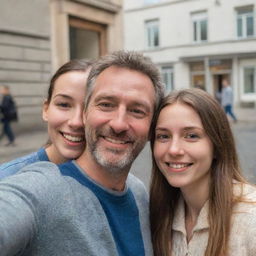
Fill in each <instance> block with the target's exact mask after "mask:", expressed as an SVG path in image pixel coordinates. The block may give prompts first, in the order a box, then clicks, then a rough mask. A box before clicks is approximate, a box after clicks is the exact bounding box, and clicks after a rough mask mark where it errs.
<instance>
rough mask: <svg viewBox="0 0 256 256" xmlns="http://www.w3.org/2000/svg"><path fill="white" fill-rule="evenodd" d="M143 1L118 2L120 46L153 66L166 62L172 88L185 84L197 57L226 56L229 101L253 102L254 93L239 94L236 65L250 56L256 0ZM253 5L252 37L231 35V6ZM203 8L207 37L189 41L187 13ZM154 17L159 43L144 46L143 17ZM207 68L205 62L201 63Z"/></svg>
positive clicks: (254, 45)
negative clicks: (232, 94)
mask: <svg viewBox="0 0 256 256" xmlns="http://www.w3.org/2000/svg"><path fill="white" fill-rule="evenodd" d="M144 3H145V0H144V1H134V0H124V7H125V12H124V13H125V15H124V31H125V33H124V35H125V38H124V46H125V48H126V49H128V50H138V51H142V52H144V53H145V54H146V55H147V56H149V57H151V58H152V60H153V61H154V62H155V63H157V64H158V65H159V66H162V65H164V64H165V63H171V64H172V66H173V68H174V84H175V88H181V87H183V85H184V86H186V87H189V86H191V77H190V68H189V62H190V61H195V60H201V61H203V62H204V63H205V65H206V64H208V65H209V63H207V61H210V60H212V59H220V60H221V59H230V60H231V61H232V65H231V70H230V71H227V72H226V74H228V75H229V76H230V80H231V82H232V86H233V89H234V92H235V102H236V104H238V103H239V102H240V101H251V100H253V101H256V93H255V94H254V95H250V96H248V95H247V96H245V95H244V93H243V91H242V90H243V88H242V86H241V83H242V82H243V79H242V75H241V72H242V65H244V63H246V61H248V58H250V60H249V61H253V62H254V61H255V59H256V1H255V0H169V1H168V0H165V1H164V0H162V1H159V3H158V4H152V5H146V4H144ZM247 5H252V6H254V14H255V17H254V30H255V31H254V37H252V38H247V39H242V40H241V39H238V38H237V24H236V8H239V7H242V6H247ZM201 11H205V12H206V13H207V17H208V40H207V42H205V43H194V42H193V27H192V20H191V14H192V13H197V12H201ZM152 19H159V24H160V25H159V29H160V46H159V47H157V48H155V49H147V47H146V41H145V40H146V39H145V21H147V20H152ZM205 68H206V69H207V65H206V66H205ZM205 71H206V75H207V76H206V81H207V82H208V84H207V86H206V88H207V90H209V92H210V93H212V94H213V93H214V90H213V73H211V72H212V71H211V70H210V67H209V68H208V72H207V70H205Z"/></svg>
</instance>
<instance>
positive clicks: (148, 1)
mask: <svg viewBox="0 0 256 256" xmlns="http://www.w3.org/2000/svg"><path fill="white" fill-rule="evenodd" d="M159 2H160V0H144V4H156V3H159Z"/></svg>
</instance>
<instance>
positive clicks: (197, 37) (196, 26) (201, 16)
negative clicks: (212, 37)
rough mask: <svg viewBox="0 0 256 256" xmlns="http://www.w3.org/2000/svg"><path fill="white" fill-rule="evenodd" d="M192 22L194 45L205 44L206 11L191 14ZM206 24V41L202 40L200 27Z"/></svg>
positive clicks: (207, 34)
mask: <svg viewBox="0 0 256 256" xmlns="http://www.w3.org/2000/svg"><path fill="white" fill-rule="evenodd" d="M191 21H192V40H193V42H194V43H205V42H208V39H209V33H208V30H209V29H208V13H207V11H201V12H194V13H191ZM202 22H205V23H206V39H202V25H203V23H202Z"/></svg>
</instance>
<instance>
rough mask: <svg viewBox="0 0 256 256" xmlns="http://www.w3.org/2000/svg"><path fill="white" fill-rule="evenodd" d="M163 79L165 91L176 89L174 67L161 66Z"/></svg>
mask: <svg viewBox="0 0 256 256" xmlns="http://www.w3.org/2000/svg"><path fill="white" fill-rule="evenodd" d="M161 75H162V80H163V83H164V85H165V91H166V92H167V93H168V92H170V91H172V90H173V89H174V85H173V68H172V67H169V66H168V67H162V68H161Z"/></svg>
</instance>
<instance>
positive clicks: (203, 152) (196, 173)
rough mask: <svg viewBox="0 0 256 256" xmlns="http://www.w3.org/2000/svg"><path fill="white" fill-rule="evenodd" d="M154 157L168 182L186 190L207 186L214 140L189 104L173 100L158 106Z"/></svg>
mask: <svg viewBox="0 0 256 256" xmlns="http://www.w3.org/2000/svg"><path fill="white" fill-rule="evenodd" d="M154 157H155V160H156V163H157V165H158V167H159V169H160V170H161V172H162V173H163V175H164V176H165V178H166V179H167V181H168V183H169V184H170V185H172V186H174V187H179V188H181V190H183V189H189V191H191V189H193V190H194V189H200V188H199V187H200V186H206V187H207V186H208V182H209V177H210V167H211V164H212V160H213V144H212V142H211V141H210V139H209V137H208V136H207V134H206V133H205V130H204V128H203V125H202V122H201V119H200V117H199V115H198V114H197V113H196V112H195V111H194V109H193V108H192V107H190V106H188V105H185V104H182V103H175V104H172V105H168V106H166V107H165V108H163V109H162V110H161V112H160V115H159V118H158V121H157V125H156V130H155V143H154Z"/></svg>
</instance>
